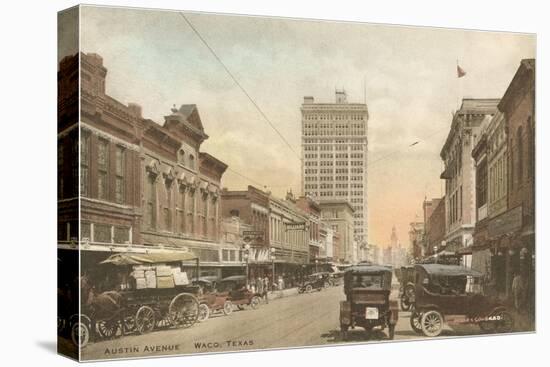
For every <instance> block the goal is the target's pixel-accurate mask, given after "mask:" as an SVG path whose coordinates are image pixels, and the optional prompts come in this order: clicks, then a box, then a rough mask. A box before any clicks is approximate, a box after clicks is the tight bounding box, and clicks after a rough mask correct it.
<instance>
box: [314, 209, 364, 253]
mask: <svg viewBox="0 0 550 367" xmlns="http://www.w3.org/2000/svg"><path fill="white" fill-rule="evenodd" d="M319 206H320V208H321V218H322V221H323V222H325V223H326V224H327V225H329V226H330V227H331V228H332V229H333V230H334V231H336V233H337V234H338V240H339V244H338V246H337V245H335V246H334V256H333V260H334V261H336V262H342V263H353V262H356V260H357V254H356V253H355V254H354V242H355V241H354V236H353V213H354V212H353V207H352V206H351V205H350V204H349V203H348V202H347V201H345V200H324V201H321V202H320V203H319Z"/></svg>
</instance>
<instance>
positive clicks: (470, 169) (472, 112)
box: [440, 98, 499, 266]
mask: <svg viewBox="0 0 550 367" xmlns="http://www.w3.org/2000/svg"><path fill="white" fill-rule="evenodd" d="M498 103H499V100H498V99H470V98H465V99H463V100H462V105H461V107H460V109H459V110H458V111H456V112H455V114H454V115H453V120H452V124H451V129H450V131H449V134H448V136H447V139H446V141H445V144H444V145H443V148H442V149H441V153H440V155H441V159H442V160H443V162H444V164H445V170H444V171H443V172H442V173H441V176H440V178H441V179H444V180H445V210H446V218H445V246H444V248H443V246H442V248H441V249H440V250H441V251H443V250H445V251H450V252H459V253H460V254H461V255H462V263H463V265H466V266H470V265H471V253H472V251H471V245H472V243H473V232H474V226H475V221H476V197H475V182H476V178H475V166H474V160H473V158H472V150H473V148H474V139H475V138H476V136H477V135H478V134H479V132H480V125H481V123H482V122H483V121H484V120H485V119H486V118H487V117H490V116H492V115H494V114H495V113H496V112H497V104H498Z"/></svg>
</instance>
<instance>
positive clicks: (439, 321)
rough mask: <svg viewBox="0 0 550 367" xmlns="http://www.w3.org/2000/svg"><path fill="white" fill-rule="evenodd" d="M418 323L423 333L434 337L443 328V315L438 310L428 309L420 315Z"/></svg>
mask: <svg viewBox="0 0 550 367" xmlns="http://www.w3.org/2000/svg"><path fill="white" fill-rule="evenodd" d="M420 324H421V326H422V333H424V335H426V336H430V337H436V336H438V335H439V334H441V331H442V330H443V315H441V313H440V312H439V311H436V310H430V311H428V312H425V313H424V314H423V315H422V318H421V320H420Z"/></svg>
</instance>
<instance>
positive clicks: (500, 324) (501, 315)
mask: <svg viewBox="0 0 550 367" xmlns="http://www.w3.org/2000/svg"><path fill="white" fill-rule="evenodd" d="M490 317H491V318H492V319H494V320H495V321H493V322H494V323H495V331H496V332H497V333H509V332H511V331H512V330H513V329H514V317H513V316H512V315H511V314H510V313H509V312H507V311H504V310H502V311H496V312H493V313H492V314H491V316H490Z"/></svg>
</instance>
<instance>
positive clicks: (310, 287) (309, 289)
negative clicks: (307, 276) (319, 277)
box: [306, 284, 313, 293]
mask: <svg viewBox="0 0 550 367" xmlns="http://www.w3.org/2000/svg"><path fill="white" fill-rule="evenodd" d="M312 290H313V287H312V286H311V284H308V285H306V292H307V293H309V292H311V291H312Z"/></svg>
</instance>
